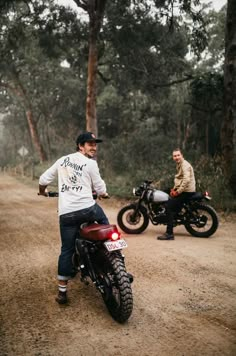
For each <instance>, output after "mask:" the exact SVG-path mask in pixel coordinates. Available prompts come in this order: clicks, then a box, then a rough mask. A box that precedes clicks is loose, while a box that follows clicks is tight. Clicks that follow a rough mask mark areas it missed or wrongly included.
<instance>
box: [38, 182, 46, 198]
mask: <svg viewBox="0 0 236 356" xmlns="http://www.w3.org/2000/svg"><path fill="white" fill-rule="evenodd" d="M38 195H42V196H44V197H48V191H47V186H44V185H39V192H38Z"/></svg>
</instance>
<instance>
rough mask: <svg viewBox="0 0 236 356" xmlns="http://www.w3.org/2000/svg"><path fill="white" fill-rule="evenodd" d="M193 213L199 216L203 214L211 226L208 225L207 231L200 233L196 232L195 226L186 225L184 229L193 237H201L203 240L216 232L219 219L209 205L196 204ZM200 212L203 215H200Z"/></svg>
mask: <svg viewBox="0 0 236 356" xmlns="http://www.w3.org/2000/svg"><path fill="white" fill-rule="evenodd" d="M194 212H195V213H196V214H197V215H199V216H201V215H203V214H204V212H205V213H206V214H207V215H208V216H209V217H210V219H211V225H210V227H209V229H208V230H204V231H200V230H197V229H198V227H197V226H196V225H195V224H191V223H186V224H185V229H186V230H187V231H188V232H189V233H190V234H191V235H192V236H194V237H203V238H204V237H210V236H212V235H213V234H214V233H215V232H216V230H217V228H218V225H219V219H218V216H217V213H216V211H215V209H214V208H212V207H211V206H210V205H206V204H199V203H196V204H195V205H194V209H193V213H194ZM201 212H203V214H201ZM199 213H200V214H199ZM203 216H204V215H203ZM203 228H205V226H203Z"/></svg>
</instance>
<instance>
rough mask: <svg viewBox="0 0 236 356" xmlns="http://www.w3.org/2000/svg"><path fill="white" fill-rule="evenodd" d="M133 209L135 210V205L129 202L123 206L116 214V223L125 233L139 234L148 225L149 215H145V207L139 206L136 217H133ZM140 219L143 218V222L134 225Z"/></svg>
mask: <svg viewBox="0 0 236 356" xmlns="http://www.w3.org/2000/svg"><path fill="white" fill-rule="evenodd" d="M135 211H136V205H135V204H130V205H126V206H124V207H123V208H122V209H121V210H120V211H119V213H118V215H117V223H118V225H119V227H120V228H121V230H123V231H124V232H125V233H127V234H141V233H142V232H143V231H145V230H146V228H147V227H148V224H149V217H148V215H147V211H146V209H145V208H143V207H142V206H141V207H140V208H139V211H138V215H137V216H136V217H135ZM132 217H134V220H133V221H131V218H132ZM128 219H129V220H128ZM140 219H142V220H143V223H142V225H141V226H139V227H136V225H138V223H139V221H140ZM128 224H129V226H128Z"/></svg>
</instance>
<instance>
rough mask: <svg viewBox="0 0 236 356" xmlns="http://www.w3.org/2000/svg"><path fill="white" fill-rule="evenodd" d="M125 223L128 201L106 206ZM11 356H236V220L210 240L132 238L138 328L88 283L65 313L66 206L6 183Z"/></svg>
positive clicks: (149, 234)
mask: <svg viewBox="0 0 236 356" xmlns="http://www.w3.org/2000/svg"><path fill="white" fill-rule="evenodd" d="M102 205H103V207H104V209H105V211H106V213H107V215H108V217H109V218H110V221H111V222H112V223H116V214H117V211H118V207H119V206H118V205H119V204H118V203H116V202H114V201H113V200H112V199H111V200H110V201H105V202H103V203H102ZM0 209H1V215H0V299H1V303H0V355H1V356H8V355H9V356H17V355H20V356H25V355H26V356H31V355H32V356H40V355H42V356H49V355H50V356H54V355H55V356H59V355H66V356H74V355H76V356H90V355H91V356H92V355H97V356H110V355H112V356H118V355H122V356H131V355H132V356H133V355H139V356H152V355H158V356H198V355H204V356H211V355H212V356H213V355H214V356H217V355H219V356H222V355H231V356H233V355H236V278H235V277H236V236H235V230H236V219H235V216H231V217H230V218H229V217H228V218H225V217H221V222H220V227H219V229H218V231H217V232H216V233H215V235H214V236H213V237H211V238H209V239H199V238H193V237H191V236H189V235H188V234H187V233H186V232H185V231H184V229H183V228H177V229H176V239H175V241H157V240H156V236H157V234H159V233H160V232H163V231H164V227H163V228H161V227H154V226H151V225H150V226H149V227H148V229H147V231H146V232H145V233H143V234H142V235H139V236H138V235H133V236H128V235H124V237H125V239H126V241H127V242H128V245H129V247H128V249H126V250H124V254H125V256H126V266H127V269H128V270H129V271H130V272H131V273H133V274H134V277H135V281H134V283H133V285H132V287H133V297H134V310H133V314H132V316H131V318H130V319H129V321H128V323H126V324H125V325H120V324H117V323H116V322H115V321H113V319H112V318H111V317H110V316H109V314H108V312H107V310H106V308H105V306H104V304H103V302H102V299H101V296H100V295H99V293H98V292H97V291H96V290H95V288H94V287H93V286H92V285H91V284H90V285H89V286H85V285H84V284H81V282H80V281H79V278H77V277H76V278H75V280H73V281H71V283H70V285H69V297H70V303H69V305H68V306H59V305H58V304H57V303H56V302H55V301H54V297H55V295H56V292H57V283H56V273H57V258H58V254H59V249H60V243H59V230H58V222H57V220H58V218H57V199H46V198H44V197H38V196H37V191H36V189H33V188H31V187H28V186H25V185H23V184H22V183H20V182H18V181H17V180H15V179H14V178H11V177H8V176H4V175H1V176H0Z"/></svg>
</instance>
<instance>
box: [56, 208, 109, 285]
mask: <svg viewBox="0 0 236 356" xmlns="http://www.w3.org/2000/svg"><path fill="white" fill-rule="evenodd" d="M95 221H96V222H97V223H99V224H109V221H108V219H107V217H106V215H105V213H104V211H103V209H102V208H101V207H100V206H99V205H98V204H96V203H95V204H94V205H93V206H91V207H89V208H86V209H81V210H77V211H73V212H71V213H68V214H64V215H60V217H59V223H60V234H61V254H60V256H59V259H58V279H59V280H62V281H66V280H68V279H70V278H71V274H72V272H73V264H72V256H73V254H74V252H75V239H76V236H77V232H78V229H79V227H80V225H81V224H83V223H86V222H91V223H93V222H95Z"/></svg>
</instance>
